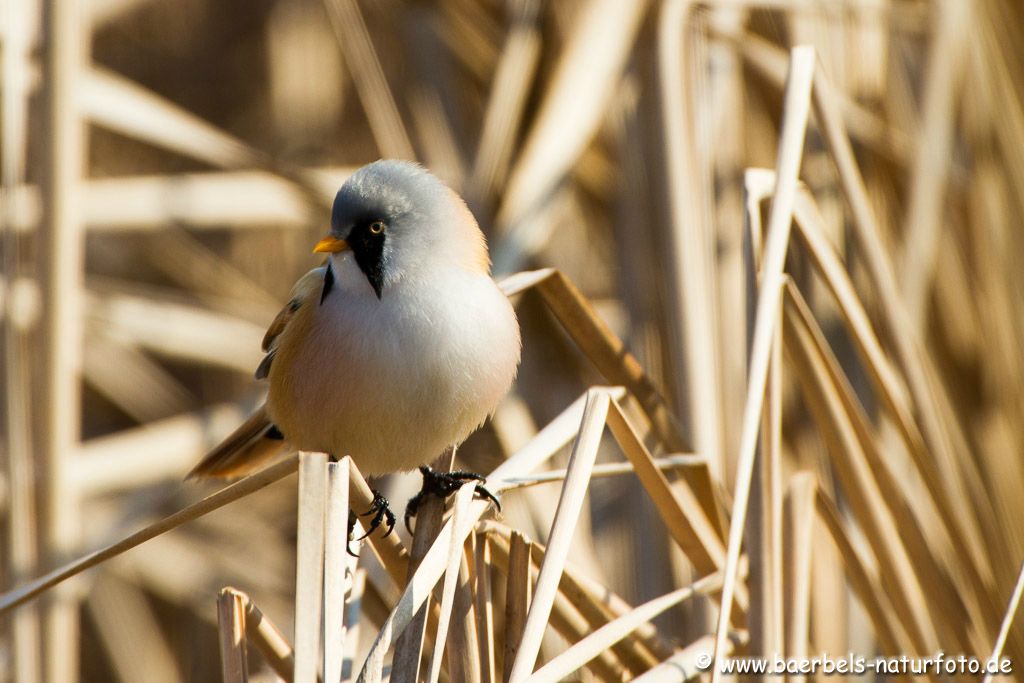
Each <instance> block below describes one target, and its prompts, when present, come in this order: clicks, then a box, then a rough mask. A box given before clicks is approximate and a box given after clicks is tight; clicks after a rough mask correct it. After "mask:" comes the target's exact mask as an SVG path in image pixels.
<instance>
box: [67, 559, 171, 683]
mask: <svg viewBox="0 0 1024 683" xmlns="http://www.w3.org/2000/svg"><path fill="white" fill-rule="evenodd" d="M85 607H86V609H87V612H88V615H89V621H90V622H91V624H92V626H93V627H94V628H95V629H96V630H97V631H98V632H99V639H100V641H101V644H102V646H103V650H104V651H105V653H106V655H107V657H109V658H110V660H111V665H112V667H113V669H114V671H115V673H116V675H117V676H118V677H119V679H120V680H126V681H131V680H152V681H154V683H173V682H174V681H179V680H181V672H180V670H179V668H178V666H177V664H176V662H175V659H174V652H173V650H172V649H171V645H170V643H169V642H168V641H167V639H166V638H165V637H164V635H163V633H162V631H161V628H160V620H159V616H158V613H157V611H156V610H155V609H153V607H152V606H151V604H150V602H149V600H148V598H147V596H146V593H145V591H144V590H143V589H142V587H140V586H138V585H137V584H136V583H134V582H132V581H126V580H124V579H123V578H121V577H113V576H103V577H100V578H99V579H98V580H96V581H95V583H93V585H92V586H90V590H89V593H88V597H87V598H86V599H85ZM123 629H128V630H129V632H131V633H133V634H135V637H134V638H132V639H131V641H129V640H127V639H125V638H123V637H122V634H123V633H124V630H123Z"/></svg>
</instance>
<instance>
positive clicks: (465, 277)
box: [267, 258, 520, 473]
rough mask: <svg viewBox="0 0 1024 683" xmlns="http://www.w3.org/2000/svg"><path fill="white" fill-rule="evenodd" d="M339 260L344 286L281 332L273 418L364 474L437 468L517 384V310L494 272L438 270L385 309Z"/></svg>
mask: <svg viewBox="0 0 1024 683" xmlns="http://www.w3.org/2000/svg"><path fill="white" fill-rule="evenodd" d="M338 261H340V263H339V262H336V266H335V277H336V283H335V287H334V289H332V291H331V292H330V294H329V295H328V296H327V298H326V299H325V300H324V301H323V303H322V304H320V303H319V299H318V297H316V298H314V300H313V301H310V302H308V303H307V304H306V305H308V306H313V307H315V309H314V310H313V311H312V314H311V316H310V318H309V319H308V322H307V324H305V325H301V326H296V329H295V330H292V329H287V330H285V332H284V333H282V338H281V341H280V345H279V350H278V354H277V357H276V359H275V361H274V364H273V366H272V367H271V373H270V380H271V391H270V396H269V398H268V404H267V405H268V410H269V412H270V416H271V418H272V419H273V420H274V421H275V423H276V424H277V425H278V427H279V428H280V429H281V431H282V433H283V434H284V435H285V437H286V438H287V439H288V440H289V442H290V443H291V444H292V445H293V446H295V447H297V448H300V449H304V450H319V451H326V452H329V453H332V454H334V455H337V456H342V455H346V454H347V455H351V456H352V458H353V459H354V460H355V462H356V465H357V466H358V467H359V468H360V470H362V471H363V472H365V473H381V472H389V471H395V470H406V469H412V468H414V467H416V466H418V465H421V464H424V463H427V462H430V461H431V460H433V459H435V458H436V457H438V456H439V455H440V454H441V453H442V452H443V451H444V449H445V448H447V447H448V446H450V445H453V444H458V443H460V442H461V441H462V440H464V439H465V438H466V437H467V436H468V435H469V434H470V433H471V432H472V431H473V430H474V429H476V428H477V427H478V426H479V425H480V424H481V423H482V422H483V421H484V420H485V419H486V418H487V416H488V415H489V414H490V413H491V412H492V411H493V410H494V408H495V406H496V405H497V403H498V401H499V400H501V398H502V396H503V395H504V394H505V392H506V391H507V390H508V388H509V386H510V385H511V383H512V380H513V378H514V376H515V372H516V367H517V366H518V364H519V345H520V344H519V326H518V323H517V322H516V318H515V313H514V312H513V311H512V307H511V306H510V305H509V303H508V300H507V299H506V298H505V297H504V295H502V294H501V292H500V291H499V290H498V288H497V286H496V285H495V284H494V282H493V281H492V280H491V279H490V277H488V276H486V275H479V274H470V273H466V272H464V271H462V270H456V269H451V271H450V272H446V273H437V272H434V273H432V274H431V275H432V277H431V282H430V283H429V285H428V284H426V283H423V282H414V281H402V282H400V283H398V284H396V285H394V286H392V287H390V288H389V289H388V290H386V291H385V292H384V296H383V297H382V298H381V299H379V300H378V299H377V297H376V296H375V295H374V293H373V291H372V289H370V287H369V284H368V283H367V281H366V279H365V277H364V276H363V275H362V273H361V272H359V270H358V268H357V267H356V266H355V264H354V263H353V262H352V259H351V258H348V259H345V260H342V259H338ZM289 327H291V325H289ZM302 328H305V329H302Z"/></svg>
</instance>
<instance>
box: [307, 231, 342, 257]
mask: <svg viewBox="0 0 1024 683" xmlns="http://www.w3.org/2000/svg"><path fill="white" fill-rule="evenodd" d="M349 248H350V247H349V246H348V242H346V241H345V240H343V239H339V238H337V237H333V236H331V235H328V236H327V237H325V238H323V239H322V240H320V241H319V242H317V243H316V246H315V247H313V253H315V254H322V253H330V254H336V253H337V252H339V251H345V250H346V249H349Z"/></svg>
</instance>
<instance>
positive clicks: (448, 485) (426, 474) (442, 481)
mask: <svg viewBox="0 0 1024 683" xmlns="http://www.w3.org/2000/svg"><path fill="white" fill-rule="evenodd" d="M419 469H420V474H422V475H423V488H421V489H420V492H419V493H417V494H416V495H415V496H413V497H412V498H410V499H409V502H408V503H407V504H406V506H405V528H406V530H408V531H409V533H412V529H410V528H409V520H410V519H411V518H413V517H415V516H416V512H417V511H418V510H419V507H420V505H421V504H422V503H423V500H424V498H426V496H437V497H438V498H440V499H441V500H444V499H446V498H447V497H448V496H450V495H452V494H453V493H455V492H456V491H458V490H459V488H460V487H461V486H462V485H463V484H465V483H466V482H468V481H479V482H481V484H477V486H476V489H475V490H476V494H477V495H478V496H480V497H481V498H484V499H486V500H489V501H491V502H492V503H494V505H495V507H497V508H498V511H499V512H500V511H501V503H500V502H498V499H497V498H496V497H495V496H494V494H493V493H491V492H490V491H488V490H487V489H486V488H484V487H483V486H482V484H483V483H484V482H486V481H487V479H485V478H484V477H482V476H480V475H479V474H477V473H476V472H466V471H462V470H458V471H455V472H437V471H435V470H433V469H432V468H430V467H427V466H426V465H422V466H420V468H419Z"/></svg>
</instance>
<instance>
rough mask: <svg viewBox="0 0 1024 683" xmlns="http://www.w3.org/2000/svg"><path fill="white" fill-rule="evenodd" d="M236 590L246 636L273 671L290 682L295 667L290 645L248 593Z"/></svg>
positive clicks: (286, 681)
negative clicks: (242, 612)
mask: <svg viewBox="0 0 1024 683" xmlns="http://www.w3.org/2000/svg"><path fill="white" fill-rule="evenodd" d="M232 590H234V589H232ZM236 592H237V594H238V596H239V597H240V598H241V599H242V601H243V604H244V606H245V635H246V637H247V638H248V639H249V641H250V642H251V643H252V644H253V645H255V646H256V648H257V649H258V650H259V651H260V654H262V655H263V658H264V659H265V660H266V662H267V664H268V665H269V666H270V668H271V669H273V670H274V673H276V674H277V675H278V676H280V677H281V678H282V679H283V680H284V681H285V683H292V673H293V672H294V669H295V652H294V651H293V650H292V646H291V645H289V644H288V641H287V640H285V637H284V636H283V635H282V634H281V631H280V630H279V629H278V628H277V627H276V626H274V624H273V622H271V621H270V619H268V618H267V617H266V616H265V615H264V614H263V612H262V611H260V608H259V607H257V606H256V605H255V604H254V603H253V602H252V600H251V599H250V598H249V596H248V595H246V594H245V593H243V592H241V591H236Z"/></svg>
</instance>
